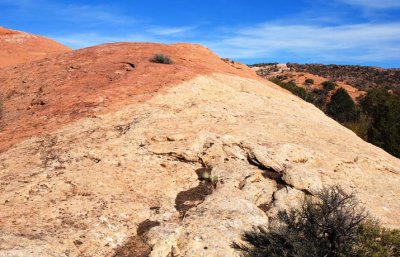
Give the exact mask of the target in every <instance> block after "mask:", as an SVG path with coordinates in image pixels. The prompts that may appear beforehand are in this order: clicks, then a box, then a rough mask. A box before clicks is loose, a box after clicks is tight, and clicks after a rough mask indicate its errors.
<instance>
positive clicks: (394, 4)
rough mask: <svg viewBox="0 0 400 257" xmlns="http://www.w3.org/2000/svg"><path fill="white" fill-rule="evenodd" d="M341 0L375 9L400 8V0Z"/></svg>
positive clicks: (340, 0)
mask: <svg viewBox="0 0 400 257" xmlns="http://www.w3.org/2000/svg"><path fill="white" fill-rule="evenodd" d="M339 2H342V3H345V4H349V5H356V6H360V7H363V8H373V9H389V8H400V1H399V0H339Z"/></svg>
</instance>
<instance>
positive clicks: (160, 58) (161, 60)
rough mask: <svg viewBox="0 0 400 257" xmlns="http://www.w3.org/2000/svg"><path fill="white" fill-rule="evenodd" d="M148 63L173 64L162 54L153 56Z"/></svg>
mask: <svg viewBox="0 0 400 257" xmlns="http://www.w3.org/2000/svg"><path fill="white" fill-rule="evenodd" d="M150 61H152V62H155V63H163V64H173V63H174V62H173V61H172V59H171V58H170V57H169V56H167V55H164V54H155V55H153V57H151V59H150Z"/></svg>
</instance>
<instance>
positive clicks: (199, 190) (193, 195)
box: [175, 181, 214, 218]
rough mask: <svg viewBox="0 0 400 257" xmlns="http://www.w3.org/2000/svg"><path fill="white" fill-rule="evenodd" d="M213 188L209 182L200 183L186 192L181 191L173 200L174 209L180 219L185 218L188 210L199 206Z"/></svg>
mask: <svg viewBox="0 0 400 257" xmlns="http://www.w3.org/2000/svg"><path fill="white" fill-rule="evenodd" d="M213 189H214V186H213V184H212V183H211V182H209V181H201V182H200V183H199V185H197V186H196V187H193V188H190V189H188V190H186V191H181V192H179V193H178V195H177V196H176V198H175V208H176V210H177V211H179V213H180V217H181V218H183V217H185V214H186V212H187V211H188V210H190V209H191V208H193V207H196V206H197V205H199V204H201V203H202V202H203V201H204V200H205V199H206V197H207V195H210V194H212V192H213Z"/></svg>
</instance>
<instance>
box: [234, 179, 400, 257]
mask: <svg viewBox="0 0 400 257" xmlns="http://www.w3.org/2000/svg"><path fill="white" fill-rule="evenodd" d="M277 218H278V225H273V226H271V227H270V228H264V227H255V228H253V229H252V230H250V231H246V232H244V233H243V235H242V240H243V241H244V243H237V242H234V243H233V244H232V246H233V248H235V249H236V250H238V251H239V252H240V253H241V254H242V256H248V257H259V256H260V257H261V256H270V257H321V256H324V257H342V256H343V257H344V256H353V257H375V256H376V257H378V256H380V257H395V256H399V254H400V231H398V230H388V229H385V228H382V227H380V226H379V224H378V223H377V222H376V221H372V220H371V218H370V216H369V215H368V213H367V212H366V211H365V210H364V209H363V208H361V207H360V206H359V205H358V201H357V199H356V197H355V195H354V193H346V192H345V191H344V190H343V189H342V188H341V187H339V186H334V187H331V188H324V189H322V190H321V191H320V192H319V193H318V194H316V195H315V197H311V196H307V197H306V198H305V199H304V201H303V204H302V206H301V207H300V208H298V209H294V208H293V209H290V210H289V211H286V210H285V211H280V212H279V213H278V217H277Z"/></svg>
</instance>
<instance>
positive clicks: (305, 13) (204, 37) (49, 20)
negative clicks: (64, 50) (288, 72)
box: [0, 0, 400, 67]
mask: <svg viewBox="0 0 400 257" xmlns="http://www.w3.org/2000/svg"><path fill="white" fill-rule="evenodd" d="M0 9H1V10H2V12H1V13H2V15H1V16H0V26H5V27H8V28H13V29H17V30H22V31H27V32H31V33H35V34H40V35H45V36H47V37H50V38H53V39H55V40H57V41H59V42H61V43H64V44H66V45H68V46H70V47H72V48H75V49H76V48H82V47H87V46H91V45H96V44H100V43H106V42H116V41H149V42H163V43H174V42H193V43H200V44H203V45H205V46H207V47H209V48H210V49H211V50H213V51H215V52H216V53H217V54H219V55H220V56H222V57H229V58H232V59H235V60H238V61H242V62H245V63H255V62H281V63H285V62H299V63H325V64H329V63H337V64H361V65H377V66H382V67H400V0H329V1H326V0H325V1H323V0H313V1H312V0H292V1H289V0H280V1H279V0H274V1H267V0H258V1H256V0H247V1H244V0H168V1H166V0H164V1H162V0H152V1H146V0H140V1H135V0H130V1H102V0H99V1H89V0H87V1H74V0H68V1H50V0H0Z"/></svg>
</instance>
